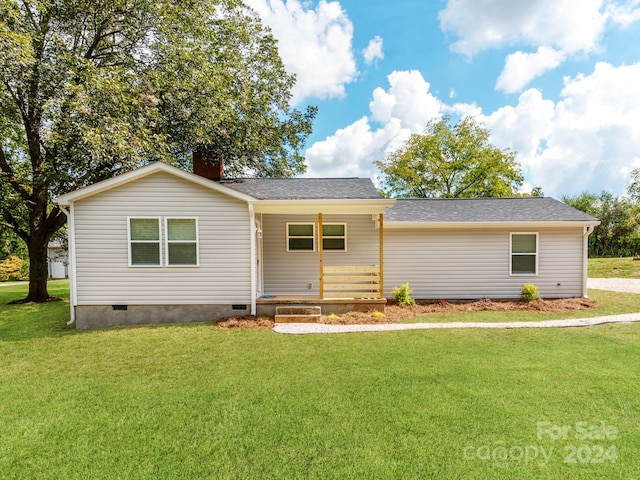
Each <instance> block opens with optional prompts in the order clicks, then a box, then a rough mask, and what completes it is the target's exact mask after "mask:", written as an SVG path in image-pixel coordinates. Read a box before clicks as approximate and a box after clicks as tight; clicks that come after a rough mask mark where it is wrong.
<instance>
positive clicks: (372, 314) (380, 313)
mask: <svg viewBox="0 0 640 480" xmlns="http://www.w3.org/2000/svg"><path fill="white" fill-rule="evenodd" d="M371 316H372V317H375V318H384V317H385V316H386V315H385V314H384V313H382V312H379V311H378V310H374V311H373V312H371Z"/></svg>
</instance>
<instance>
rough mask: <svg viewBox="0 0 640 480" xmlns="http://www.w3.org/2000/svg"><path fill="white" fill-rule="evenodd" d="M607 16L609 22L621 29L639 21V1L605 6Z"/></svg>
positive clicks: (634, 0)
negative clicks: (619, 26)
mask: <svg viewBox="0 0 640 480" xmlns="http://www.w3.org/2000/svg"><path fill="white" fill-rule="evenodd" d="M607 14H608V15H609V17H610V18H611V20H612V21H613V22H615V23H617V24H619V25H621V26H623V27H628V26H629V25H631V24H632V23H635V22H637V21H638V20H640V0H629V1H627V2H626V3H624V4H622V5H619V4H615V3H612V4H609V5H607Z"/></svg>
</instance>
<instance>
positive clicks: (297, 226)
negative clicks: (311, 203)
mask: <svg viewBox="0 0 640 480" xmlns="http://www.w3.org/2000/svg"><path fill="white" fill-rule="evenodd" d="M315 238H316V226H315V224H314V223H287V252H305V251H306V252H313V251H314V250H315Z"/></svg>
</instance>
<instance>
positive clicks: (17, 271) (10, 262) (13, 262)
mask: <svg viewBox="0 0 640 480" xmlns="http://www.w3.org/2000/svg"><path fill="white" fill-rule="evenodd" d="M25 265H26V266H27V268H28V265H27V264H26V263H25V262H24V261H23V260H22V259H20V257H16V256H15V255H9V256H8V257H7V258H6V259H5V260H4V261H2V262H0V281H1V282H6V281H7V280H24V279H25V275H28V274H29V272H28V270H27V271H25Z"/></svg>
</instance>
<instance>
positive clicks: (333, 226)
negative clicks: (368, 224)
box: [322, 223, 347, 252]
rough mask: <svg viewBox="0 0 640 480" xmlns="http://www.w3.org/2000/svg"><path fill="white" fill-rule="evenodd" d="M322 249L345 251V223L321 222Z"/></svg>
mask: <svg viewBox="0 0 640 480" xmlns="http://www.w3.org/2000/svg"><path fill="white" fill-rule="evenodd" d="M322 249H323V250H332V251H334V252H346V251H347V224H346V223H323V224H322Z"/></svg>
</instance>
